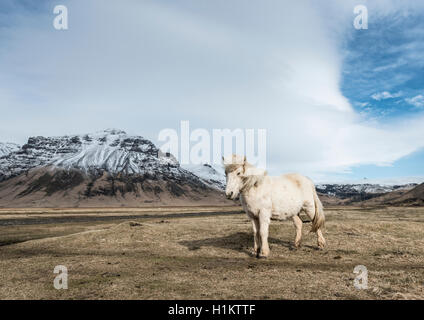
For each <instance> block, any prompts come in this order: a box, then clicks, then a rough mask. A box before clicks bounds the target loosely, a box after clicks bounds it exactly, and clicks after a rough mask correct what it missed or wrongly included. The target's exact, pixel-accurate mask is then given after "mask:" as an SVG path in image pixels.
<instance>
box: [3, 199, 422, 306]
mask: <svg viewBox="0 0 424 320" xmlns="http://www.w3.org/2000/svg"><path fill="white" fill-rule="evenodd" d="M239 210H240V208H234V207H233V208H229V207H225V208H174V209H170V208H162V209H154V210H153V209H147V208H144V209H124V208H119V209H107V210H106V209H86V210H84V209H62V210H52V209H46V210H43V209H36V210H29V209H20V210H12V209H7V210H6V209H4V210H0V225H1V226H0V299H424V237H423V233H424V208H422V207H421V208H378V209H364V208H353V207H350V208H349V207H339V208H337V207H334V208H329V209H327V210H326V216H327V222H326V227H325V233H324V235H325V237H326V239H327V243H328V246H327V248H326V249H324V250H317V249H316V238H315V235H314V234H309V233H308V232H309V229H310V224H308V223H305V225H304V232H303V233H304V239H303V245H302V247H301V248H300V249H297V250H295V249H293V247H292V242H293V238H294V227H293V225H292V223H291V221H286V222H277V221H273V222H272V224H271V227H270V240H269V241H270V246H271V255H270V257H269V258H268V259H256V258H254V257H253V256H252V255H251V254H250V251H251V247H252V244H253V239H252V231H251V223H250V222H249V220H248V219H247V217H246V216H245V215H244V214H237V213H234V212H237V211H239ZM199 212H202V213H200V214H199ZM208 212H215V213H218V214H208ZM220 212H222V215H221V214H220ZM196 213H197V214H196ZM226 213H227V214H226ZM169 214H173V215H169ZM126 215H127V216H128V220H127V218H126V217H125V216H126ZM137 215H140V217H137ZM143 215H146V216H143ZM81 216H84V217H90V216H96V217H101V216H109V219H108V220H101V219H98V220H90V219H87V220H83V221H74V219H75V217H81ZM118 216H119V217H118ZM46 217H48V218H54V217H67V218H68V219H67V220H61V221H60V223H57V222H55V220H51V221H50V220H48V222H49V223H47V224H34V223H33V222H34V221H36V220H37V219H40V220H41V219H43V218H46ZM30 218H31V219H33V220H31V221H32V222H31V223H28V224H25V223H22V224H16V219H30ZM8 219H9V220H10V221H12V222H13V221H14V223H11V225H7V224H5V223H3V224H1V221H3V222H4V221H7V220H8ZM11 219H12V220H11ZM13 219H14V220H13ZM34 219H35V220H34ZM56 265H64V266H66V267H67V268H68V274H69V275H68V281H69V283H68V289H67V290H56V289H55V288H54V286H53V279H54V277H55V276H56V274H54V273H53V269H54V267H55V266H56ZM356 265H365V266H366V267H367V268H368V272H369V274H368V289H366V290H365V289H364V290H358V289H356V288H355V287H354V285H353V280H354V278H355V276H356V275H355V274H354V273H353V269H354V267H355V266H356Z"/></svg>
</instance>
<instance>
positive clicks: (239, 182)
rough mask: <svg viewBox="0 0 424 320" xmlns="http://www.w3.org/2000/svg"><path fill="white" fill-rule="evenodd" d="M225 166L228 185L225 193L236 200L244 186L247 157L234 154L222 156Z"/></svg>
mask: <svg viewBox="0 0 424 320" xmlns="http://www.w3.org/2000/svg"><path fill="white" fill-rule="evenodd" d="M222 161H223V164H224V168H225V177H226V179H227V186H226V188H225V194H226V196H227V198H228V199H231V200H235V199H236V198H237V197H238V196H239V194H240V191H241V189H242V188H243V177H244V174H245V171H246V163H247V162H246V157H241V156H237V155H235V154H233V155H232V156H230V157H228V158H227V157H225V158H224V157H222Z"/></svg>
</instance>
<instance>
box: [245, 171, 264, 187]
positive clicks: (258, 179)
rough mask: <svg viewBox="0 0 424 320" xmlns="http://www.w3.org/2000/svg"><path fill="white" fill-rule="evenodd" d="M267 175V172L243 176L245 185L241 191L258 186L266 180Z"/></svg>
mask: <svg viewBox="0 0 424 320" xmlns="http://www.w3.org/2000/svg"><path fill="white" fill-rule="evenodd" d="M265 175H266V172H265V174H261V175H250V176H245V177H242V178H241V179H242V181H243V186H242V187H241V189H240V191H241V192H246V191H249V190H250V189H252V188H255V187H258V186H259V185H260V184H261V183H262V182H263V181H264V178H265Z"/></svg>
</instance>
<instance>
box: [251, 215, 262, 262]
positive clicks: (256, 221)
mask: <svg viewBox="0 0 424 320" xmlns="http://www.w3.org/2000/svg"><path fill="white" fill-rule="evenodd" d="M250 220H251V221H252V226H253V239H254V244H253V254H254V255H258V254H259V250H260V249H261V239H260V235H259V219H258V218H257V217H251V218H250Z"/></svg>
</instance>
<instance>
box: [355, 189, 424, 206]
mask: <svg viewBox="0 0 424 320" xmlns="http://www.w3.org/2000/svg"><path fill="white" fill-rule="evenodd" d="M360 204H361V205H364V206H368V205H369V206H378V205H385V206H424V183H422V184H420V185H418V186H416V187H415V188H413V189H411V190H404V191H393V192H389V193H387V194H384V195H382V196H379V197H376V198H373V199H370V200H367V201H362V202H360Z"/></svg>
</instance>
